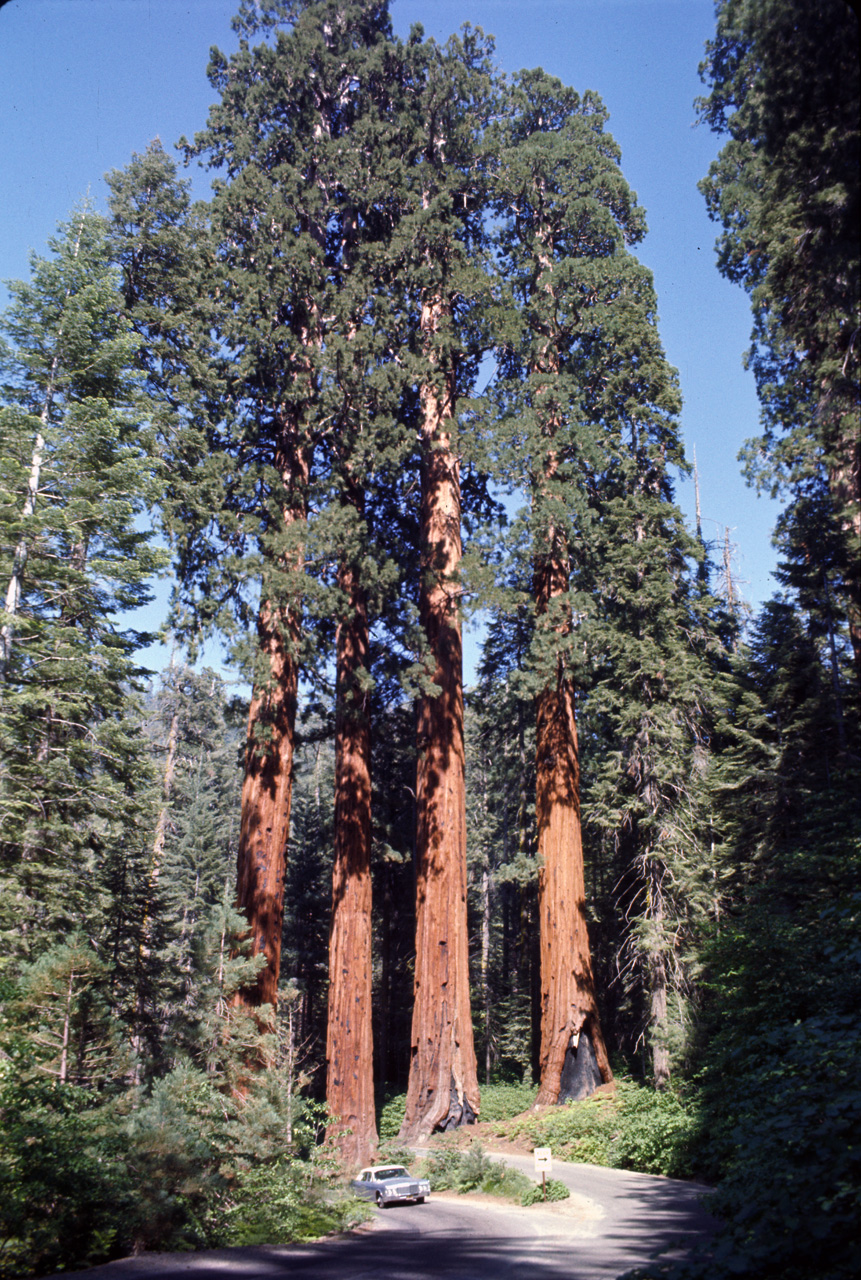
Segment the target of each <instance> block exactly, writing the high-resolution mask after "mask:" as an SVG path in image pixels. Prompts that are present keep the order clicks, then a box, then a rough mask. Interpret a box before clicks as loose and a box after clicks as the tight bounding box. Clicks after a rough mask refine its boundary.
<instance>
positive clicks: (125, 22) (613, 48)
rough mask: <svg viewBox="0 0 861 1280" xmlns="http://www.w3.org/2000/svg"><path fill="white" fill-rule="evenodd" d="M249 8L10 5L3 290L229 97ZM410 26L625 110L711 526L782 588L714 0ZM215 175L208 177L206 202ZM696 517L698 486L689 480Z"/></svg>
mask: <svg viewBox="0 0 861 1280" xmlns="http://www.w3.org/2000/svg"><path fill="white" fill-rule="evenodd" d="M236 7H237V4H236V2H235V0H11V2H10V3H7V4H6V5H4V6H3V7H2V8H0V121H2V129H0V280H6V279H10V278H13V279H14V278H20V277H23V276H26V275H27V274H28V255H29V253H30V251H31V250H36V252H42V251H44V248H45V243H46V240H47V238H48V236H50V235H51V234H52V232H53V231H54V229H55V227H56V224H57V222H58V221H59V220H61V219H64V218H65V217H66V216H67V215H68V213H69V211H70V209H71V208H72V207H73V206H74V205H75V204H76V203H77V202H79V201H80V200H81V199H82V198H83V197H84V196H86V195H87V193H88V192H89V194H90V196H91V198H92V199H93V200H94V201H95V203H96V204H97V205H98V206H99V207H104V202H105V194H106V189H105V185H104V182H103V180H102V178H103V174H104V173H105V172H106V171H107V170H109V169H112V168H121V167H123V166H124V165H125V164H126V163H127V162H128V160H129V158H130V157H131V154H132V152H133V151H142V150H143V149H144V148H145V147H146V145H147V143H148V142H149V141H150V140H151V139H152V138H154V137H156V136H158V137H160V138H161V139H162V142H163V143H164V145H165V146H166V147H168V148H170V147H171V146H172V145H173V144H175V143H176V141H177V140H178V139H179V138H180V137H181V136H182V135H183V134H186V135H188V136H191V135H192V134H193V133H194V131H195V130H196V129H198V128H201V127H202V126H203V124H204V122H205V119H206V112H207V108H208V106H209V104H210V102H211V101H212V100H213V97H214V95H213V92H212V90H211V89H210V86H209V83H208V81H207V79H206V65H207V62H208V56H209V49H210V47H211V46H213V45H217V46H218V47H220V48H222V49H223V50H225V51H226V52H229V51H230V50H231V49H232V48H234V47H235V37H234V35H233V33H232V31H231V30H230V18H231V16H232V14H233V12H234V11H235V9H236ZM391 11H392V18H393V22H394V26H395V29H396V31H397V32H398V33H399V34H402V35H406V34H407V32H408V31H409V29H410V27H411V26H412V24H413V23H415V22H421V23H422V25H423V26H424V28H425V30H426V32H427V33H428V34H431V35H433V36H435V37H437V38H439V39H445V38H446V37H447V36H448V35H449V34H450V33H451V32H453V31H457V30H459V28H460V27H461V26H462V24H463V23H465V22H469V23H471V24H472V25H474V26H480V27H482V28H483V29H484V30H485V31H486V32H489V33H492V34H493V35H494V36H495V37H496V50H497V59H498V62H499V64H500V65H501V66H502V68H503V69H505V70H506V71H516V70H518V69H519V68H521V67H533V66H542V67H544V69H545V70H546V71H548V72H550V73H551V74H553V75H556V76H558V77H559V78H560V79H561V80H564V81H565V82H566V83H567V84H570V85H572V86H573V87H574V88H575V89H577V90H579V91H581V92H582V91H583V90H585V89H594V90H596V91H597V92H598V93H600V94H601V96H602V97H603V99H604V101H605V103H606V105H607V107H608V110H609V112H610V124H609V128H610V131H611V132H612V133H613V135H614V136H615V138H616V140H617V141H618V142H619V144H620V146H621V148H622V167H623V170H624V172H625V175H626V177H627V179H628V181H629V182H630V183H631V185H632V187H633V188H634V190H635V191H636V192H637V194H638V196H639V199H640V202H641V204H642V205H643V206H644V207H645V209H646V213H647V217H648V223H649V228H650V231H649V235H648V237H647V238H646V240H645V242H644V244H643V245H642V246H641V247H640V248H639V250H638V253H639V256H640V258H641V259H642V261H643V262H644V263H645V264H646V265H647V266H648V267H650V268H651V270H652V271H653V272H654V275H655V282H656V286H657V291H658V299H659V311H660V317H661V324H660V329H661V336H662V338H663V341H664V345H665V348H666V350H667V354H668V356H669V358H670V360H671V362H672V363H673V364H674V365H675V366H676V367H677V368H678V370H679V374H680V378H681V387H682V393H683V396H684V402H685V404H684V410H683V415H682V425H683V432H684V438H685V444H686V450H687V453H688V457H689V458H692V456H693V451H694V450H696V457H697V463H698V467H699V473H700V491H701V503H702V513H703V517H704V532H705V535H706V537H707V538H715V539H718V538H719V539H720V541H721V543H722V541H723V537H724V529H725V527H727V526H728V527H729V529H730V531H731V533H730V537H731V541H732V543H733V544H734V545H735V547H736V553H735V557H734V567H735V572H736V574H737V576H738V578H739V580H740V586H741V590H742V593H743V594H744V595H745V597H746V598H747V599H748V600H749V601H750V602H751V603H752V604H754V605H756V604H758V603H759V602H761V601H762V600H764V599H767V598H768V597H769V596H770V595H771V593H772V591H773V590H774V587H775V584H774V580H773V578H772V577H771V570H772V568H773V566H774V554H773V550H772V548H771V544H770V535H771V529H772V526H773V524H774V520H775V517H776V514H777V511H778V507H777V504H775V503H773V502H771V501H769V500H768V499H767V498H764V497H763V498H757V496H756V495H755V494H754V493H753V492H752V490H750V489H749V488H748V487H747V486H746V484H745V482H744V480H743V478H742V476H741V474H740V469H739V464H738V462H737V461H736V455H737V453H738V451H739V448H740V447H741V445H742V444H743V442H744V441H745V440H746V439H747V438H748V437H750V436H752V435H755V434H756V433H757V430H758V416H759V409H758V404H757V400H756V394H755V388H754V384H753V378H752V377H751V375H750V374H748V373H746V372H745V371H744V370H743V368H742V352H743V351H744V349H745V347H746V346H747V343H748V335H749V333H750V311H749V307H748V299H747V297H746V295H745V294H744V293H743V292H742V291H741V290H740V289H738V288H737V287H735V286H732V285H730V284H728V283H727V282H726V281H724V280H723V279H722V277H721V276H719V275H718V272H717V269H716V267H715V257H714V250H713V245H714V241H715V236H716V233H717V229H716V228H715V226H714V225H713V224H712V223H710V222H709V220H708V218H707V217H706V212H705V204H704V201H703V199H702V197H701V195H700V194H699V192H698V191H697V185H696V184H697V182H698V180H699V179H700V178H702V177H703V176H704V175H705V173H706V172H707V170H708V166H709V163H710V161H711V160H712V159H713V158H714V156H715V155H716V153H717V150H718V148H719V146H720V141H719V139H718V138H717V137H716V136H715V135H714V134H712V133H710V132H709V131H708V130H707V129H706V128H705V127H704V126H695V116H696V113H695V110H694V105H693V102H694V98H695V97H696V96H697V95H698V94H699V93H700V92H702V86H701V84H700V81H699V77H698V74H697V66H698V64H699V62H700V60H701V58H702V55H703V46H704V43H705V41H706V40H707V39H709V37H710V36H711V34H712V32H713V29H714V8H713V3H712V0H392V6H391ZM208 183H209V177H208V175H206V174H198V175H197V176H196V177H195V187H196V190H197V193H198V194H199V195H201V196H204V195H205V194H206V192H207V190H208ZM677 494H678V497H679V500H680V502H681V505H682V507H683V508H684V509H685V511H686V512H688V513H689V514H690V515H691V517H692V515H693V506H694V500H693V485H692V483H691V482H689V481H684V482H680V483H679V485H678V488H677Z"/></svg>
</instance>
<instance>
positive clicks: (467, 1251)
mask: <svg viewBox="0 0 861 1280" xmlns="http://www.w3.org/2000/svg"><path fill="white" fill-rule="evenodd" d="M504 1158H505V1160H506V1162H507V1163H508V1164H511V1165H514V1166H515V1167H518V1168H522V1169H523V1170H524V1172H528V1173H530V1174H531V1173H532V1167H533V1161H532V1159H531V1157H528V1158H523V1159H519V1158H517V1157H510V1156H505V1157H504ZM553 1176H554V1177H557V1178H559V1179H561V1180H562V1181H564V1182H565V1183H566V1184H567V1185H568V1186H569V1187H570V1188H571V1191H572V1197H571V1200H566V1201H560V1202H559V1203H557V1204H554V1205H548V1206H546V1208H545V1207H543V1206H538V1205H536V1206H533V1207H532V1208H529V1209H521V1208H519V1207H517V1206H512V1205H507V1204H506V1205H503V1204H500V1203H499V1202H482V1203H475V1202H473V1201H471V1200H470V1199H463V1198H459V1197H448V1196H440V1195H435V1196H432V1197H431V1199H430V1201H428V1202H427V1203H426V1204H423V1205H395V1206H393V1207H391V1208H389V1209H386V1210H378V1211H376V1217H375V1221H374V1223H373V1224H371V1226H370V1227H369V1228H364V1229H362V1230H360V1231H358V1232H354V1233H353V1234H351V1235H350V1236H349V1237H346V1238H340V1239H337V1240H325V1241H321V1242H320V1243H318V1244H313V1245H291V1246H272V1247H267V1248H248V1249H223V1250H214V1251H208V1252H206V1253H197V1254H187V1253H186V1254H177V1253H175V1254H146V1255H144V1256H142V1257H139V1258H127V1259H125V1260H124V1261H122V1262H112V1263H108V1264H107V1265H106V1266H103V1267H96V1268H95V1269H93V1270H91V1271H85V1272H78V1273H76V1274H77V1275H78V1277H79V1280H83V1277H87V1278H88V1280H615V1277H617V1276H618V1275H620V1274H621V1273H622V1272H624V1271H626V1270H628V1269H629V1268H631V1267H634V1266H636V1265H637V1264H640V1263H643V1262H645V1261H647V1260H648V1259H649V1258H650V1257H652V1256H653V1255H654V1254H655V1253H656V1252H661V1251H663V1250H665V1249H669V1250H670V1251H671V1254H672V1255H673V1256H680V1255H681V1254H683V1253H684V1252H686V1251H687V1250H688V1249H691V1248H693V1247H695V1246H696V1245H697V1244H698V1243H702V1242H703V1241H704V1240H706V1239H707V1238H708V1234H709V1231H710V1229H711V1227H712V1225H713V1223H712V1220H711V1219H710V1218H709V1216H708V1214H707V1213H706V1212H705V1211H704V1209H703V1208H702V1207H701V1205H700V1204H699V1200H698V1196H699V1194H701V1193H702V1191H703V1190H704V1188H697V1187H693V1186H692V1185H691V1184H689V1183H684V1182H674V1181H671V1180H669V1179H666V1178H652V1177H648V1176H647V1175H645V1174H635V1173H621V1172H619V1171H617V1170H614V1169H600V1168H597V1167H595V1166H593V1165H575V1164H569V1165H566V1164H561V1163H559V1162H558V1161H555V1162H554V1167H553ZM68 1275H69V1273H68V1272H67V1273H65V1275H64V1277H62V1278H61V1277H52V1278H51V1280H68Z"/></svg>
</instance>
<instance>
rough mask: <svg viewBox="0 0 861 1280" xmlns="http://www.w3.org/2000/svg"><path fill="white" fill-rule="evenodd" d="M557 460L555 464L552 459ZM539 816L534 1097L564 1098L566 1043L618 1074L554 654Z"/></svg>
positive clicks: (557, 577)
mask: <svg viewBox="0 0 861 1280" xmlns="http://www.w3.org/2000/svg"><path fill="white" fill-rule="evenodd" d="M551 466H552V463H551ZM545 537H546V545H547V546H548V547H549V548H551V550H550V553H549V554H548V555H546V556H544V557H542V558H541V559H540V560H539V562H538V563H537V565H536V570H535V581H534V588H535V596H536V609H537V613H538V626H539V627H541V626H542V625H543V626H545V627H549V628H551V629H552V631H553V632H554V633H555V637H554V638H555V640H556V642H557V643H562V641H563V640H564V637H565V635H566V634H567V632H568V629H569V626H570V623H569V613H568V546H567V539H566V538H565V536H564V534H563V533H562V532H561V531H560V530H558V529H555V528H551V529H549V530H548V531H547V532H546V535H545ZM535 755H536V793H535V815H536V823H537V828H538V854H539V858H540V859H541V862H542V866H541V871H540V873H539V879H538V910H539V919H540V958H541V959H540V963H541V1049H540V1088H539V1092H538V1097H537V1099H536V1101H537V1103H539V1104H541V1105H547V1104H552V1103H556V1102H559V1101H560V1093H561V1091H562V1073H563V1069H564V1068H565V1065H566V1055H567V1054H568V1051H569V1049H571V1050H572V1051H574V1050H577V1051H578V1052H581V1053H582V1052H583V1051H584V1050H585V1042H584V1045H583V1049H581V1048H580V1039H581V1036H583V1035H585V1036H586V1037H587V1038H588V1041H589V1042H590V1043H591V1047H592V1049H593V1050H594V1054H595V1059H596V1062H597V1066H598V1070H599V1071H600V1075H601V1079H602V1081H603V1082H605V1083H609V1082H610V1081H611V1080H612V1079H613V1073H612V1071H611V1069H610V1062H609V1059H608V1057H607V1050H606V1046H605V1044H604V1038H603V1035H602V1033H601V1023H600V1020H599V1017H598V1006H597V1002H596V999H595V981H594V977H593V974H592V957H591V952H590V948H589V933H588V929H587V925H586V884H585V875H584V869H583V838H582V833H581V825H580V759H579V750H578V742H577V723H576V718H575V711H574V687H573V683H572V681H571V680H570V679H569V678H568V677H567V676H566V674H565V667H564V661H563V659H562V657H561V655H560V656H558V657H557V659H556V679H555V681H553V682H548V684H547V685H546V686H545V688H544V689H543V690H542V691H541V693H540V694H539V696H538V699H537V721H536V753H535Z"/></svg>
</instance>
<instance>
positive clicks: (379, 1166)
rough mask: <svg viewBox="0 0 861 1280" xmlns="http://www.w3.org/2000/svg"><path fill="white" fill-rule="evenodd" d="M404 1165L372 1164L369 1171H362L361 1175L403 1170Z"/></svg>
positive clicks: (368, 1168)
mask: <svg viewBox="0 0 861 1280" xmlns="http://www.w3.org/2000/svg"><path fill="white" fill-rule="evenodd" d="M403 1167H404V1166H403V1165H402V1164H372V1165H368V1167H367V1169H362V1170H360V1174H361V1173H379V1172H380V1170H381V1169H403Z"/></svg>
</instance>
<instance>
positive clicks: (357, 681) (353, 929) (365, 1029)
mask: <svg viewBox="0 0 861 1280" xmlns="http://www.w3.org/2000/svg"><path fill="white" fill-rule="evenodd" d="M359 502H360V499H359V498H357V505H358V504H359ZM338 585H339V586H340V588H341V591H342V593H343V596H344V616H343V618H342V619H341V621H340V622H339V624H338V636H337V703H336V710H335V860H334V867H333V872H332V920H331V928H330V933H329V1018H328V1031H327V1037H326V1063H327V1074H326V1102H327V1103H328V1106H329V1110H330V1111H331V1113H332V1115H333V1116H334V1117H335V1118H336V1119H335V1124H334V1125H333V1126H332V1130H331V1132H333V1133H334V1134H335V1135H336V1138H337V1142H338V1146H339V1148H340V1151H341V1155H342V1157H343V1158H344V1160H345V1162H346V1163H347V1164H348V1165H362V1164H368V1163H369V1161H370V1159H371V1154H372V1152H373V1150H374V1148H375V1147H376V1145H377V1125H376V1118H375V1112H374V1059H373V1044H374V1037H373V1023H372V1017H371V768H370V759H371V751H370V732H369V725H368V716H367V710H366V707H365V697H366V694H365V691H364V690H363V688H362V675H363V673H365V672H367V669H368V647H369V646H368V611H367V603H366V600H365V593H364V590H363V588H362V584H361V581H360V579H359V573H358V570H357V569H356V568H355V567H354V566H352V565H350V564H349V563H347V562H342V564H341V566H340V570H339V575H338Z"/></svg>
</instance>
